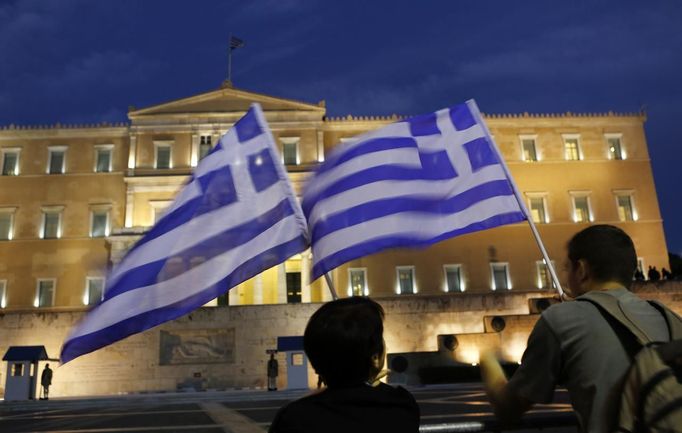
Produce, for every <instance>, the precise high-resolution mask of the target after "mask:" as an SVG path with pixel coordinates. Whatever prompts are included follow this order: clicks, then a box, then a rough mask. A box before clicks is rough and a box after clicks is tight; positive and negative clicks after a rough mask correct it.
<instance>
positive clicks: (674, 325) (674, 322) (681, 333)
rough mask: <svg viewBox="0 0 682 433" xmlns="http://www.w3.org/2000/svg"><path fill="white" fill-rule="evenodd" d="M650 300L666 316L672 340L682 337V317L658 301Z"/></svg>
mask: <svg viewBox="0 0 682 433" xmlns="http://www.w3.org/2000/svg"><path fill="white" fill-rule="evenodd" d="M648 302H649V304H650V305H651V306H652V307H654V308H655V309H657V310H658V311H659V312H660V313H661V314H662V315H663V317H665V321H666V323H667V324H668V332H669V333H670V341H673V340H679V339H680V338H682V318H680V316H678V315H677V314H675V312H673V311H672V310H670V309H669V308H668V307H666V306H665V305H663V304H662V303H660V302H658V301H648Z"/></svg>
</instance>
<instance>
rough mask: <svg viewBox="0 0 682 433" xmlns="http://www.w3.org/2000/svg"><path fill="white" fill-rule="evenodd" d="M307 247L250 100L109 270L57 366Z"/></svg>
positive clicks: (294, 207)
mask: <svg viewBox="0 0 682 433" xmlns="http://www.w3.org/2000/svg"><path fill="white" fill-rule="evenodd" d="M307 245H308V240H307V230H306V222H305V218H304V217H303V213H302V212H301V208H300V206H299V204H298V202H297V200H296V197H295V196H294V193H293V190H292V188H291V185H290V184H289V181H288V177H287V174H286V171H285V169H284V167H283V166H282V163H281V162H280V158H279V156H278V153H277V150H276V147H275V142H274V140H273V138H272V133H271V132H270V129H269V128H268V126H267V123H266V122H265V118H264V116H263V113H262V111H261V109H260V106H259V105H257V104H254V105H253V106H252V107H251V109H250V110H249V111H248V112H247V113H246V115H245V116H244V117H242V118H241V119H240V120H239V121H238V122H237V123H236V124H235V125H234V127H233V128H231V129H230V130H229V131H228V132H227V133H226V134H225V135H224V136H223V137H222V138H221V139H220V141H219V143H218V144H217V145H216V146H215V148H214V149H213V150H212V151H211V152H210V153H209V154H208V155H207V156H206V157H205V158H204V159H203V160H201V162H200V163H199V166H198V167H197V168H196V170H195V171H194V174H193V175H192V177H191V178H190V179H189V181H188V182H187V184H186V185H185V186H184V187H183V189H182V190H181V191H180V192H179V193H178V195H177V197H176V198H175V201H174V202H173V203H172V204H171V206H170V208H169V209H168V210H167V211H166V213H165V214H164V216H163V218H161V220H159V222H158V223H157V224H156V225H155V226H154V227H152V228H151V230H149V231H148V232H147V233H146V234H145V235H144V236H143V237H142V239H140V241H139V242H138V243H137V244H136V245H135V246H134V247H133V248H132V249H131V250H130V251H129V252H128V253H127V255H126V256H125V257H124V258H123V260H122V261H121V262H120V263H119V264H118V265H117V266H116V267H115V268H114V269H113V270H112V272H111V274H110V275H109V276H108V278H107V283H106V289H105V293H104V299H103V301H102V302H101V303H99V304H98V305H97V306H95V307H94V308H93V309H92V310H91V311H90V312H89V313H88V314H87V315H86V317H85V318H84V319H83V320H82V321H81V322H80V323H79V324H78V325H77V326H76V327H75V328H74V329H73V331H72V333H71V335H70V336H69V337H68V338H67V340H66V341H65V342H64V346H63V347H62V352H61V361H62V362H68V361H70V360H72V359H74V358H76V357H78V356H80V355H83V354H85V353H88V352H92V351H94V350H97V349H99V348H102V347H104V346H106V345H108V344H111V343H114V342H116V341H118V340H121V339H123V338H125V337H127V336H129V335H132V334H135V333H138V332H142V331H144V330H146V329H149V328H152V327H154V326H156V325H159V324H161V323H163V322H166V321H169V320H173V319H175V318H178V317H180V316H183V315H185V314H187V313H189V312H191V311H193V310H194V309H196V308H198V307H201V306H202V305H204V304H206V303H207V302H209V301H211V300H212V299H215V298H216V297H218V296H219V295H221V294H224V293H225V292H226V291H227V290H228V289H230V288H232V287H234V286H236V285H238V284H239V283H241V282H243V281H245V280H247V279H249V278H251V277H253V276H255V275H257V274H259V273H261V272H262V271H264V270H266V269H268V268H271V267H272V266H275V265H277V264H279V263H281V262H283V261H285V260H286V259H287V258H289V257H291V256H293V255H295V254H297V253H299V252H301V251H303V250H305V249H306V248H307Z"/></svg>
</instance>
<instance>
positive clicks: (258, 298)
mask: <svg viewBox="0 0 682 433" xmlns="http://www.w3.org/2000/svg"><path fill="white" fill-rule="evenodd" d="M253 304H254V305H262V304H263V274H258V275H256V276H255V277H253Z"/></svg>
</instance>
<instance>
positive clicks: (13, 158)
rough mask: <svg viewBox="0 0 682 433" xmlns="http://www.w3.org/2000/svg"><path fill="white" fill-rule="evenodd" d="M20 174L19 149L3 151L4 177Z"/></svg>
mask: <svg viewBox="0 0 682 433" xmlns="http://www.w3.org/2000/svg"><path fill="white" fill-rule="evenodd" d="M18 174H19V149H2V175H3V176H17V175H18Z"/></svg>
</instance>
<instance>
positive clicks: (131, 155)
mask: <svg viewBox="0 0 682 433" xmlns="http://www.w3.org/2000/svg"><path fill="white" fill-rule="evenodd" d="M136 155H137V136H136V135H130V150H129V152H128V170H135V164H136Z"/></svg>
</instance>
